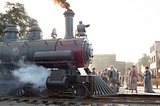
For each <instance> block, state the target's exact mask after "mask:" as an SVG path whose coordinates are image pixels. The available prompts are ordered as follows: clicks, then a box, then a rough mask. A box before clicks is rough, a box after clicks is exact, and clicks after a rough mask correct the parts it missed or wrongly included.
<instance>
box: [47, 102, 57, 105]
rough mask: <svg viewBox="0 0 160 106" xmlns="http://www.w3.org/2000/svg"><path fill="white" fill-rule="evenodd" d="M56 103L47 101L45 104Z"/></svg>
mask: <svg viewBox="0 0 160 106" xmlns="http://www.w3.org/2000/svg"><path fill="white" fill-rule="evenodd" d="M54 103H55V102H54V101H47V102H46V103H45V104H46V105H49V104H54Z"/></svg>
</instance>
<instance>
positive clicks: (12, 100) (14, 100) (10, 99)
mask: <svg viewBox="0 0 160 106" xmlns="http://www.w3.org/2000/svg"><path fill="white" fill-rule="evenodd" d="M10 101H15V99H8V100H7V102H10Z"/></svg>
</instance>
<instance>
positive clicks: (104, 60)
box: [90, 54, 126, 74]
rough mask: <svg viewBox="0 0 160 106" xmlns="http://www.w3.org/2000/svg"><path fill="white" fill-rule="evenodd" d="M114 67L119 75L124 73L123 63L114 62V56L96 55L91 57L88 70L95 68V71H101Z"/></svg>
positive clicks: (124, 64)
mask: <svg viewBox="0 0 160 106" xmlns="http://www.w3.org/2000/svg"><path fill="white" fill-rule="evenodd" d="M110 65H114V67H115V68H116V69H117V70H118V71H119V72H120V73H121V74H124V73H125V66H126V63H125V62H120V61H116V55H115V54H97V55H94V57H93V62H92V64H91V66H90V69H93V68H96V71H102V70H104V69H107V68H109V67H110Z"/></svg>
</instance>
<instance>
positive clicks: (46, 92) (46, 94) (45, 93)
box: [38, 89, 52, 98]
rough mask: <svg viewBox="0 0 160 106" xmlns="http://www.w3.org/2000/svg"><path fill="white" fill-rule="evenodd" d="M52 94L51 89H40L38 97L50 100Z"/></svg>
mask: <svg viewBox="0 0 160 106" xmlns="http://www.w3.org/2000/svg"><path fill="white" fill-rule="evenodd" d="M51 94H52V90H51V89H40V90H38V95H39V96H40V97H41V98H48V97H50V96H51Z"/></svg>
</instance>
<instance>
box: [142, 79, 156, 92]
mask: <svg viewBox="0 0 160 106" xmlns="http://www.w3.org/2000/svg"><path fill="white" fill-rule="evenodd" d="M144 81H145V83H144V92H147V93H155V92H154V91H153V90H152V80H151V81H150V80H148V79H145V80H144Z"/></svg>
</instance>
